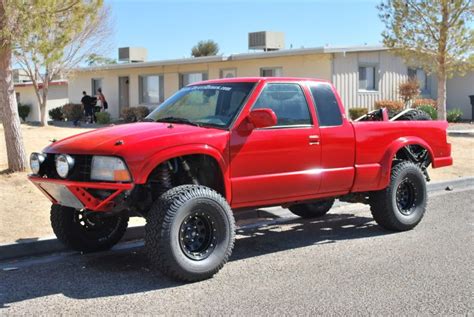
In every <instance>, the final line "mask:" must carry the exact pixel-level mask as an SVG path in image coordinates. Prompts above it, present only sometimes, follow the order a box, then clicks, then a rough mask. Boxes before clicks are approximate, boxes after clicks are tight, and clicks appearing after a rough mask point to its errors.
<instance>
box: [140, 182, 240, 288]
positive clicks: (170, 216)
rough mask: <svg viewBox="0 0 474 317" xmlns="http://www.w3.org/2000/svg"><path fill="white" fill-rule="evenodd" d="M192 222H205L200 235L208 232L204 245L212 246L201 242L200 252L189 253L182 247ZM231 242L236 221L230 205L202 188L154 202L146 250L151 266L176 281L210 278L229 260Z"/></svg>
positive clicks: (180, 191)
mask: <svg viewBox="0 0 474 317" xmlns="http://www.w3.org/2000/svg"><path fill="white" fill-rule="evenodd" d="M196 217H198V218H196ZM195 218H196V219H198V220H199V219H200V220H202V221H203V222H206V221H208V224H209V228H208V230H204V229H203V230H204V231H202V230H201V231H200V232H208V231H209V232H211V233H210V234H211V237H209V240H206V241H212V243H208V244H207V247H206V244H205V243H204V242H203V243H202V245H203V249H202V250H201V251H199V252H198V251H196V252H191V251H189V249H187V248H186V246H185V241H186V239H188V238H187V237H188V236H187V235H186V236H183V235H184V234H185V233H186V232H188V231H187V230H188V229H189V228H188V227H186V226H188V225H189V223H188V221H193V219H195ZM195 221H196V220H195ZM184 228H186V229H184ZM194 228H196V227H194ZM183 232H184V233H183ZM195 233H196V232H193V233H192V234H193V236H194V234H195ZM203 235H204V236H205V237H206V236H207V234H203ZM185 238H186V239H185ZM201 238H202V237H201V236H199V237H198V238H196V239H199V241H201ZM206 239H207V238H206ZM234 240H235V220H234V216H233V214H232V210H231V208H230V206H229V204H228V203H227V201H226V200H225V199H224V197H222V196H221V195H220V194H219V193H217V192H216V191H214V190H212V189H211V188H208V187H205V186H200V185H182V186H178V187H175V188H172V189H170V190H168V191H167V192H165V193H164V194H163V195H162V196H161V197H160V198H159V199H158V200H157V201H155V202H154V204H153V206H152V207H151V209H150V210H149V212H148V215H147V224H146V226H145V247H146V252H147V254H148V257H149V259H150V262H151V265H152V266H153V267H154V268H156V269H158V270H159V271H161V272H162V273H163V274H165V275H167V276H169V277H171V278H173V279H176V280H180V281H185V282H195V281H200V280H204V279H208V278H210V277H212V276H213V275H214V274H216V273H217V272H218V271H219V270H220V269H221V268H222V267H223V266H224V264H225V263H226V262H227V260H228V259H229V257H230V255H231V253H232V249H233V247H234ZM188 242H189V240H188Z"/></svg>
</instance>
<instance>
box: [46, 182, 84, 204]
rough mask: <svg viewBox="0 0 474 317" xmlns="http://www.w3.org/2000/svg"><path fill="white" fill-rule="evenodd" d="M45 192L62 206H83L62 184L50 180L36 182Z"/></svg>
mask: <svg viewBox="0 0 474 317" xmlns="http://www.w3.org/2000/svg"><path fill="white" fill-rule="evenodd" d="M38 185H39V186H40V187H41V188H42V189H43V190H44V191H45V192H47V193H48V194H49V195H50V196H51V197H52V198H53V199H54V200H56V201H57V202H58V204H60V205H62V206H67V207H72V208H75V209H82V208H84V204H82V202H81V201H80V200H79V199H78V198H77V197H76V196H74V194H73V193H71V191H70V190H69V189H68V188H67V187H66V186H65V185H62V184H56V183H52V182H44V183H40V184H38Z"/></svg>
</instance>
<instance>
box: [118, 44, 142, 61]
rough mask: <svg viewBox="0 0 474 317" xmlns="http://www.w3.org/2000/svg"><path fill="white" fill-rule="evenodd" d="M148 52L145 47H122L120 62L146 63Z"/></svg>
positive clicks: (120, 49)
mask: <svg viewBox="0 0 474 317" xmlns="http://www.w3.org/2000/svg"><path fill="white" fill-rule="evenodd" d="M147 57H148V51H147V49H146V48H144V47H120V48H119V58H118V59H119V61H121V62H128V63H138V62H144V61H146V59H147Z"/></svg>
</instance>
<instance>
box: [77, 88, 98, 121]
mask: <svg viewBox="0 0 474 317" xmlns="http://www.w3.org/2000/svg"><path fill="white" fill-rule="evenodd" d="M81 103H82V105H83V106H84V112H85V113H86V122H87V123H94V106H93V105H92V97H91V96H89V95H88V94H87V93H86V92H85V91H83V92H82V99H81ZM76 124H77V122H75V124H74V125H76Z"/></svg>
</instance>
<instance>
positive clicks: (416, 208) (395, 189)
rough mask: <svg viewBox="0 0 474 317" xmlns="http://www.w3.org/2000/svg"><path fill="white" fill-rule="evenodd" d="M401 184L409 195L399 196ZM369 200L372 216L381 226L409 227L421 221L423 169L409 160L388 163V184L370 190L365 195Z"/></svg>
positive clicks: (422, 213)
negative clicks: (389, 171)
mask: <svg viewBox="0 0 474 317" xmlns="http://www.w3.org/2000/svg"><path fill="white" fill-rule="evenodd" d="M405 187H407V188H409V190H407V191H406V192H408V195H407V196H408V197H409V199H406V198H403V197H405V194H404V193H405ZM369 204H370V210H371V212H372V216H373V217H374V220H375V221H376V222H377V223H378V224H379V225H380V226H382V227H384V228H385V229H388V230H393V231H406V230H410V229H413V228H414V227H416V225H417V224H418V223H419V222H420V221H421V219H422V218H423V215H424V214H425V210H426V204H427V193H426V182H425V177H424V176H423V172H422V171H421V169H420V168H419V167H418V166H417V165H416V164H414V163H412V162H409V161H402V162H399V163H397V164H395V165H394V166H393V167H392V171H391V176H390V184H389V185H388V187H387V188H385V189H383V190H380V191H376V192H372V193H371V194H370V195H369ZM403 206H405V207H403ZM407 206H410V207H409V208H408V207H407Z"/></svg>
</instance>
